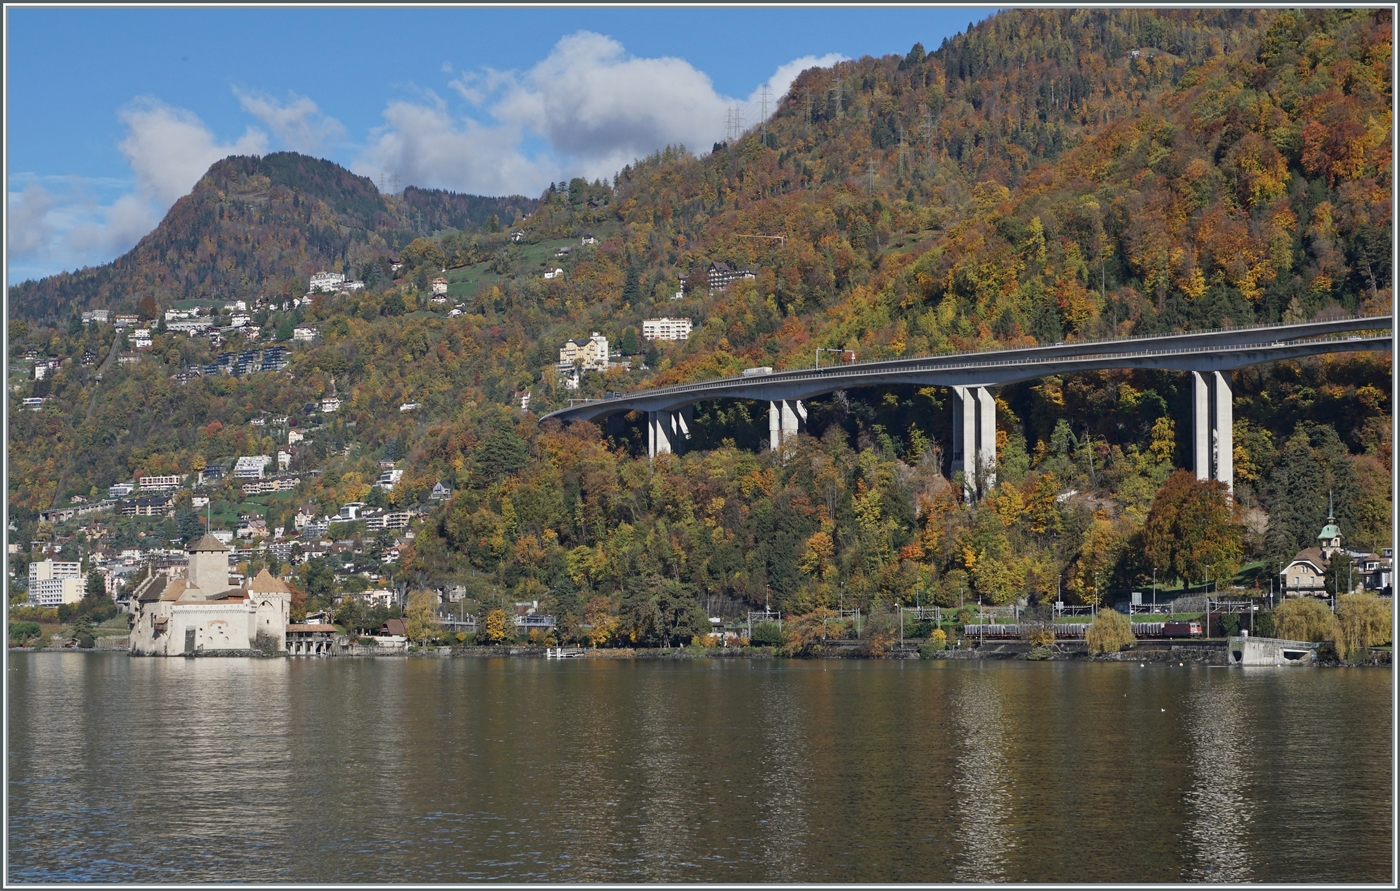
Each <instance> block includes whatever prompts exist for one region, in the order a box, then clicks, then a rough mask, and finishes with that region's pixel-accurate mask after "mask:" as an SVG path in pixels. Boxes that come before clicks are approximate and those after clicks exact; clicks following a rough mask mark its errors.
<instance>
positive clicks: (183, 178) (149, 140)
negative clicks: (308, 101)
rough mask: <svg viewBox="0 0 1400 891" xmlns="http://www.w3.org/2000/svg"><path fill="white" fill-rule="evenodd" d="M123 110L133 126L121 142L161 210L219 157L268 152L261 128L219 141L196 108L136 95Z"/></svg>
mask: <svg viewBox="0 0 1400 891" xmlns="http://www.w3.org/2000/svg"><path fill="white" fill-rule="evenodd" d="M119 116H120V117H121V119H122V122H123V123H124V124H126V126H127V128H128V130H129V131H130V132H129V134H128V136H127V138H126V139H124V140H122V141H121V143H120V144H119V145H118V146H117V147H118V148H119V149H121V153H122V154H123V155H125V156H126V160H127V163H128V164H130V165H131V170H132V172H133V173H135V174H136V186H137V189H138V190H139V191H140V192H141V194H142V195H143V196H145V197H149V198H151V199H152V200H154V201H156V202H157V203H158V204H160V205H161V209H162V212H163V211H164V210H167V209H169V207H170V205H172V204H174V203H175V201H176V200H177V199H179V198H180V197H181V196H183V195H185V194H186V193H188V192H189V191H190V189H192V188H194V185H195V183H197V182H199V178H200V177H202V176H203V175H204V173H205V171H207V170H208V169H209V168H210V166H212V165H213V163H214V162H215V161H218V160H220V159H222V158H225V157H228V156H229V155H261V154H265V153H266V152H267V135H266V134H265V133H263V132H262V131H261V130H257V129H255V128H253V127H249V128H248V130H247V131H246V132H245V133H244V134H243V136H242V137H240V138H239V139H238V141H237V142H234V143H232V144H226V145H220V144H219V143H218V142H216V141H215V139H214V134H213V133H212V132H210V130H209V128H208V127H206V126H205V125H204V122H203V121H201V120H200V119H199V118H198V117H196V116H195V115H194V113H193V112H190V111H186V110H185V109H183V108H174V107H172V106H169V105H166V104H165V103H163V102H161V101H160V100H158V99H155V98H154V97H150V96H142V97H140V98H138V99H137V100H136V101H135V102H133V103H131V104H130V105H128V106H127V107H126V108H124V109H122V111H121V112H120V114H119Z"/></svg>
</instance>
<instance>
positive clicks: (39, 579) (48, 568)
mask: <svg viewBox="0 0 1400 891" xmlns="http://www.w3.org/2000/svg"><path fill="white" fill-rule="evenodd" d="M83 588H84V582H83V565H82V564H81V563H75V562H70V561H66V560H40V561H38V562H37V563H31V564H29V602H30V603H32V604H34V605H36V606H43V607H55V606H59V605H60V604H64V603H77V602H78V601H79V600H82V599H83Z"/></svg>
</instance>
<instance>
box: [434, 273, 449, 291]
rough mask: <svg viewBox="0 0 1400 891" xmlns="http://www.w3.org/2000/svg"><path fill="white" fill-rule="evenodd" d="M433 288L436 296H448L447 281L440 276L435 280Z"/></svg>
mask: <svg viewBox="0 0 1400 891" xmlns="http://www.w3.org/2000/svg"><path fill="white" fill-rule="evenodd" d="M432 286H433V294H434V295H443V296H445V295H446V294H447V279H445V278H443V277H442V276H438V277H437V278H435V279H433V280H432Z"/></svg>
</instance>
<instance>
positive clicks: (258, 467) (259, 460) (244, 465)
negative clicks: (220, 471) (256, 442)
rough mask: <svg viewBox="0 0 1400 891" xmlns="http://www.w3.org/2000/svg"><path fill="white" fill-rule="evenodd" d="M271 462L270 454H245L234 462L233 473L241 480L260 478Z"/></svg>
mask: <svg viewBox="0 0 1400 891" xmlns="http://www.w3.org/2000/svg"><path fill="white" fill-rule="evenodd" d="M271 463H272V456H271V455H245V456H243V457H241V458H239V459H238V460H237V461H236V462H234V465H233V475H234V476H235V477H237V478H238V479H241V480H260V479H262V477H263V472H264V471H265V470H267V465H269V464H271ZM206 469H207V468H206Z"/></svg>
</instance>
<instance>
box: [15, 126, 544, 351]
mask: <svg viewBox="0 0 1400 891" xmlns="http://www.w3.org/2000/svg"><path fill="white" fill-rule="evenodd" d="M535 204H536V202H535V201H534V200H533V199H528V198H521V197H519V196H516V197H513V198H482V197H479V196H475V195H458V194H456V193H453V192H444V191H441V190H427V189H416V188H409V189H406V190H405V192H404V194H403V195H402V196H400V197H394V196H385V195H381V194H380V193H379V190H378V189H376V188H375V186H374V183H373V182H371V181H370V180H369V179H368V178H366V177H363V176H356V175H355V174H353V173H351V172H350V171H348V170H346V169H344V168H343V167H340V166H339V165H337V164H333V163H331V162H330V161H322V160H317V159H314V158H309V157H306V156H305V155H298V154H295V153H292V152H277V153H275V154H271V155H266V156H263V157H260V158H253V157H230V158H225V159H224V160H222V161H219V162H218V163H216V164H215V165H214V166H213V167H210V168H209V172H208V173H206V174H205V175H204V177H203V178H202V179H201V180H200V181H199V182H198V183H197V184H196V185H195V187H194V190H193V191H191V192H190V194H189V195H186V196H185V197H184V198H181V199H180V200H179V201H177V202H175V206H174V207H172V208H171V209H170V212H169V213H168V214H166V217H165V219H164V220H162V221H161V224H160V225H159V226H158V227H156V229H155V231H154V232H152V233H151V234H150V235H147V236H146V237H145V238H143V239H141V241H140V242H139V243H138V244H137V245H136V247H134V248H132V249H131V250H130V251H128V252H127V253H126V254H124V255H122V256H121V257H119V258H117V259H116V260H114V261H113V262H111V263H109V264H106V265H103V266H99V267H96V268H89V269H82V270H79V271H77V272H71V273H63V274H60V275H56V276H51V277H49V278H46V279H42V280H41V281H37V282H35V281H28V282H24V283H23V284H20V285H16V286H14V287H11V288H10V290H9V295H10V314H11V316H12V317H17V318H23V319H28V320H31V321H40V322H48V323H50V324H51V323H53V322H54V321H56V320H57V321H64V320H66V319H67V318H68V317H69V315H71V314H72V313H73V312H75V311H78V310H85V309H91V308H94V307H122V306H124V305H125V306H126V307H127V308H130V309H135V307H136V304H137V303H138V302H140V301H141V300H142V299H143V298H145V297H147V296H149V297H152V298H154V302H155V305H156V306H157V307H161V308H166V307H169V306H170V305H171V304H173V303H174V302H175V301H177V300H208V301H220V302H222V301H225V300H231V299H245V298H252V297H256V296H259V295H264V294H270V295H279V296H280V295H283V294H295V295H300V294H301V293H303V292H304V291H305V289H306V280H307V278H308V277H309V276H310V275H311V274H312V273H313V272H317V271H320V270H329V271H334V272H345V273H347V274H348V275H351V276H354V275H361V276H368V275H370V274H371V273H370V270H371V268H372V266H373V264H374V263H376V262H378V263H379V264H380V265H381V266H382V267H384V271H385V272H387V264H386V263H384V262H383V261H384V260H385V259H386V258H387V257H388V256H390V255H391V254H394V253H397V252H398V250H399V249H400V248H402V247H403V246H404V245H406V244H408V243H409V242H410V241H412V240H413V239H414V238H415V237H417V235H418V233H420V232H427V231H432V230H434V229H437V230H440V229H448V228H456V229H466V228H468V227H471V226H479V225H481V224H483V223H485V222H486V221H487V220H488V219H489V218H491V217H492V216H493V215H494V216H495V217H497V218H498V219H504V220H505V221H506V222H507V223H509V222H512V221H513V220H516V219H519V218H520V217H522V216H524V215H526V214H528V213H530V211H531V210H532V209H533V208H534V206H535ZM428 227H431V229H430V228H428Z"/></svg>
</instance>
